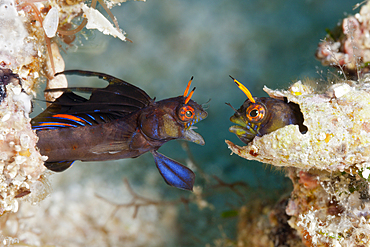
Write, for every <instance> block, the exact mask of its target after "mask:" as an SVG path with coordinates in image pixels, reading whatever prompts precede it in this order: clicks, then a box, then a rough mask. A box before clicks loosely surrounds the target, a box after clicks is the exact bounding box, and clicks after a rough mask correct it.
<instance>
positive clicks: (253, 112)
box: [249, 109, 258, 117]
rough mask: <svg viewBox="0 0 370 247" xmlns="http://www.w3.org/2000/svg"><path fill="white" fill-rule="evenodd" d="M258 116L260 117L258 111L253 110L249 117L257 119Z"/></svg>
mask: <svg viewBox="0 0 370 247" xmlns="http://www.w3.org/2000/svg"><path fill="white" fill-rule="evenodd" d="M257 115H258V110H256V109H254V110H252V111H251V112H250V113H249V116H251V117H257Z"/></svg>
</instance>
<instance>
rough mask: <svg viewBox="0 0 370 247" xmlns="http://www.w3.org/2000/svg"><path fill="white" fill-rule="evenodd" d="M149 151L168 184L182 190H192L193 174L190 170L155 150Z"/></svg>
mask: <svg viewBox="0 0 370 247" xmlns="http://www.w3.org/2000/svg"><path fill="white" fill-rule="evenodd" d="M151 152H152V154H153V156H154V160H155V164H156V166H157V168H158V170H159V172H160V174H161V175H162V177H163V179H164V181H166V183H167V184H168V185H171V186H174V187H176V188H179V189H183V190H190V191H193V185H194V181H195V174H194V172H193V171H192V170H190V169H189V168H187V167H186V166H184V165H182V164H180V163H179V162H177V161H174V160H172V159H170V158H168V157H166V156H164V155H163V154H160V153H158V152H156V151H151Z"/></svg>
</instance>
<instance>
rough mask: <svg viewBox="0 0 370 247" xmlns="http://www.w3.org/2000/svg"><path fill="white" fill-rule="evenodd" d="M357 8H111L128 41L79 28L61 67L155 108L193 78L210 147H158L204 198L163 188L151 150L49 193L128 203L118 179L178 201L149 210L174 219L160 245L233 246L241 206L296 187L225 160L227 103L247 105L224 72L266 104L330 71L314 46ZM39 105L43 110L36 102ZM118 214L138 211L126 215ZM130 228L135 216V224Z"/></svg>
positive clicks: (328, 0)
mask: <svg viewBox="0 0 370 247" xmlns="http://www.w3.org/2000/svg"><path fill="white" fill-rule="evenodd" d="M357 2H358V1H351V0H301V1H295V0H286V1H282V0H275V1H268V0H259V1H253V0H187V1H180V0H161V1H159V0H148V1H147V2H138V1H129V2H126V3H122V5H121V6H120V7H115V8H113V9H112V12H113V14H114V15H115V16H116V17H117V20H118V23H119V24H120V28H121V29H123V30H124V31H125V32H126V33H127V37H128V38H129V39H131V40H132V41H133V43H130V42H122V41H121V40H119V39H115V38H112V37H110V36H105V35H103V34H101V33H100V32H98V31H91V30H86V31H84V32H83V33H79V34H78V36H77V41H75V44H76V46H77V48H76V47H68V49H67V50H66V54H63V53H62V55H63V57H64V59H65V63H66V69H82V70H91V71H99V72H104V73H107V74H111V75H113V76H116V77H118V78H121V79H123V80H126V81H128V82H130V83H132V84H134V85H136V86H138V87H140V88H142V89H143V90H144V91H146V92H147V93H148V94H149V95H150V96H151V97H153V98H154V97H156V99H157V100H161V99H165V98H169V97H174V96H178V95H181V94H182V93H183V92H184V89H185V87H186V84H187V82H188V80H189V79H190V77H191V76H194V80H193V86H196V88H197V89H196V90H195V93H194V96H193V97H192V99H193V100H195V101H196V102H197V103H199V104H203V103H206V104H207V105H208V106H209V108H208V110H207V111H208V118H207V119H205V120H203V121H201V122H199V123H197V124H196V126H197V127H198V129H197V130H196V131H197V132H198V133H200V134H201V135H202V136H203V137H204V139H205V141H206V145H205V146H199V145H196V144H193V143H188V144H184V142H183V141H171V142H169V143H167V144H165V145H163V146H162V147H161V148H160V150H159V151H160V152H161V153H163V154H165V155H166V156H169V157H171V158H172V159H175V160H177V161H179V162H181V163H183V164H188V165H190V166H191V168H192V169H193V170H194V171H195V173H196V175H197V178H196V182H195V185H196V186H199V187H198V189H197V190H201V191H202V193H200V194H201V196H200V197H196V198H194V197H191V193H190V192H187V191H180V190H178V189H176V188H172V187H169V186H167V185H166V184H165V182H164V181H163V179H162V178H161V176H160V174H159V173H158V171H157V168H156V167H155V163H154V160H153V157H152V155H151V154H145V155H142V156H140V157H138V158H135V159H126V160H117V161H109V162H76V163H75V164H74V165H73V167H72V168H70V169H68V170H67V171H66V172H63V173H60V174H55V175H53V176H51V177H50V180H51V182H52V187H53V190H54V192H53V193H54V194H58V191H65V192H67V194H68V195H70V196H68V197H66V198H64V199H63V200H64V202H65V203H68V201H69V200H76V201H78V200H79V198H75V197H74V195H78V193H76V194H74V191H79V190H81V188H86V186H87V185H88V186H89V188H90V189H91V190H92V191H94V193H95V194H96V195H98V196H99V197H103V198H105V199H107V200H108V201H111V202H113V203H127V202H130V195H129V194H128V193H127V187H125V183H124V182H123V179H124V178H126V179H127V180H128V182H129V184H130V186H131V187H132V188H133V189H134V190H135V192H137V193H138V194H140V195H142V196H145V197H148V198H151V199H153V200H156V201H162V202H174V203H173V204H171V208H169V206H168V205H167V204H166V203H163V204H161V203H158V205H156V207H160V210H159V211H155V213H154V212H153V213H152V214H156V216H155V217H157V218H161V217H162V216H163V217H172V219H171V220H170V221H173V220H175V222H176V224H174V226H175V227H174V228H170V229H171V231H165V230H164V231H163V235H162V236H161V238H163V239H165V240H163V241H164V242H165V243H166V246H206V245H207V244H208V245H209V246H233V245H234V244H236V236H237V221H238V218H237V215H238V210H239V208H240V207H241V206H243V205H249V204H253V203H254V202H256V201H259V202H260V203H261V204H262V205H263V204H268V203H273V202H274V201H276V200H278V199H279V198H280V196H282V195H283V194H284V193H289V192H290V191H291V182H290V180H288V179H287V178H285V175H284V171H280V170H276V169H271V167H270V166H267V165H264V164H261V163H258V162H253V161H247V160H244V159H242V158H240V157H238V156H236V155H232V156H230V150H229V149H228V148H227V145H226V144H225V142H224V140H225V139H228V140H231V141H233V142H234V143H236V144H239V145H241V144H242V142H241V141H239V140H238V138H237V137H236V136H235V135H233V134H232V133H230V132H229V131H228V128H229V127H230V126H231V125H232V123H231V122H230V121H229V117H230V116H231V115H232V114H233V110H232V109H231V108H230V107H229V106H227V105H226V104H225V102H228V103H231V105H232V106H234V107H235V108H239V106H240V105H241V104H242V103H243V102H244V100H245V99H246V97H245V95H244V94H243V93H242V92H241V91H240V90H239V89H238V88H237V87H236V85H235V84H234V83H233V81H232V80H231V79H230V78H229V75H232V76H233V77H235V78H236V79H238V80H239V81H240V82H242V83H243V84H244V85H245V86H246V87H248V89H249V90H250V91H251V93H252V94H253V96H256V97H265V96H267V95H266V94H265V93H264V92H263V90H262V89H263V86H264V85H266V86H267V87H269V88H272V89H275V88H280V89H283V88H287V87H288V86H289V85H290V84H291V83H292V82H293V81H295V80H297V79H304V78H306V77H319V75H318V73H317V72H318V71H321V70H324V71H326V70H327V69H326V68H323V67H321V65H320V63H319V62H318V61H316V60H315V57H314V54H315V50H316V47H317V44H318V43H319V41H320V39H322V38H323V37H324V36H325V35H326V32H325V29H326V28H329V29H331V28H333V27H334V26H335V25H336V24H337V22H339V21H340V20H341V19H342V18H343V17H344V16H346V15H347V14H351V13H355V12H356V11H353V10H352V9H353V6H354V5H355V4H356V3H357ZM357 11H358V10H357ZM101 12H104V11H102V10H101ZM86 38H88V40H86ZM65 48H66V47H65ZM324 73H325V72H324ZM68 80H69V85H70V86H100V87H104V86H105V85H106V83H105V82H104V81H99V80H94V79H89V78H85V77H78V76H68ZM40 92H41V89H40ZM39 95H40V96H39V98H40V97H42V94H41V93H40V94H39ZM209 100H210V101H209ZM208 101H209V102H208ZM36 105H37V106H41V107H42V104H41V103H36ZM189 196H190V197H189ZM52 197H53V195H52V196H51V197H50V198H47V199H45V202H41V203H40V204H42V203H48V202H47V201H48V200H53V198H52ZM181 198H185V199H189V200H188V201H187V202H189V203H184V202H178V201H179V200H180V199H181ZM177 202H178V203H177ZM91 207H94V205H91ZM86 210H89V209H86ZM118 210H127V211H129V210H130V214H129V215H133V214H134V210H133V208H121V209H118ZM169 210H174V211H175V212H174V213H172V216H168V212H167V211H169ZM166 212H167V213H166ZM140 213H142V214H144V215H145V216H144V217H148V218H150V217H152V215H151V211H150V210H149V211H145V210H141V209H139V212H138V214H140ZM158 214H159V215H158ZM135 220H141V218H133V219H132V222H134V221H135ZM148 222H149V223H148V224H154V227H159V228H161V226H160V225H155V224H162V223H163V221H148ZM163 224H165V223H163ZM164 229H168V228H164ZM117 230H119V229H117ZM122 230H124V229H122ZM135 241H136V243H137V244H136V246H141V245H142V244H140V243H142V242H141V241H140V240H139V239H137V240H133V242H135ZM144 242H145V241H144ZM157 243H158V242H155V241H153V243H152V246H159V245H158V244H157ZM162 244H163V242H162ZM134 245H135V244H134ZM142 246H147V245H142Z"/></svg>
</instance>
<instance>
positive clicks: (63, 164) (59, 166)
mask: <svg viewBox="0 0 370 247" xmlns="http://www.w3.org/2000/svg"><path fill="white" fill-rule="evenodd" d="M73 162H74V160H72V161H60V162H45V163H44V166H46V168H48V169H49V170H51V171H53V172H62V171H65V170H67V169H68V168H70V167H71V166H72V164H73Z"/></svg>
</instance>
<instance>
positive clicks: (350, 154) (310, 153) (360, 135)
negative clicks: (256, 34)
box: [226, 80, 370, 246]
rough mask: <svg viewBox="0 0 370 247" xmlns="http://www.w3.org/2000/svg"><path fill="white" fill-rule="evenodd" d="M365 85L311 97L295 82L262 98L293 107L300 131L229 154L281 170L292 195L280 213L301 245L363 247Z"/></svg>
mask: <svg viewBox="0 0 370 247" xmlns="http://www.w3.org/2000/svg"><path fill="white" fill-rule="evenodd" d="M368 88H369V83H368V82H367V81H361V82H354V81H345V80H343V81H339V82H337V83H336V84H334V85H332V86H331V87H329V88H328V90H327V91H326V92H324V93H315V92H314V91H313V89H312V88H310V87H308V86H305V85H304V84H302V83H301V82H300V81H298V82H296V83H295V84H293V85H292V86H291V87H290V88H289V90H287V91H278V90H275V91H274V90H270V89H268V88H264V90H265V91H266V92H267V93H268V94H269V95H270V97H275V98H283V97H286V98H287V99H288V101H291V102H294V103H296V104H298V105H299V107H300V109H301V112H302V114H303V116H304V123H303V124H304V125H305V126H306V127H307V128H308V130H307V132H306V133H301V132H300V131H299V129H298V126H297V125H288V126H285V127H283V128H281V129H278V130H276V131H274V132H272V133H270V134H267V135H264V136H262V137H256V138H255V139H254V140H253V141H252V142H251V143H249V144H248V145H246V146H243V147H240V146H237V145H235V144H233V143H231V142H230V141H226V143H227V144H228V145H229V148H230V149H231V150H232V152H233V153H236V154H238V155H239V156H241V157H243V158H245V159H249V160H258V161H261V162H263V163H267V164H271V165H274V166H281V167H287V169H288V174H289V177H290V179H291V180H292V181H293V185H294V190H293V192H292V194H291V197H290V200H289V202H288V205H287V208H286V213H287V215H288V216H290V219H289V221H288V222H289V224H290V225H291V227H292V228H294V229H296V230H297V231H298V234H299V235H300V236H301V238H302V241H303V243H305V245H306V246H370V237H369V236H370V235H369V233H370V211H369V209H370V208H369V206H370V204H369V199H370V195H369V182H368V180H367V179H368V177H369V172H368V171H369V170H368V168H370V163H369V161H370V128H369V127H370V91H369V90H368Z"/></svg>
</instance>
